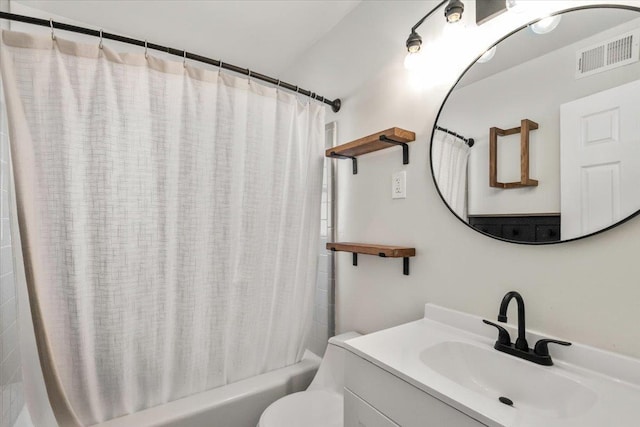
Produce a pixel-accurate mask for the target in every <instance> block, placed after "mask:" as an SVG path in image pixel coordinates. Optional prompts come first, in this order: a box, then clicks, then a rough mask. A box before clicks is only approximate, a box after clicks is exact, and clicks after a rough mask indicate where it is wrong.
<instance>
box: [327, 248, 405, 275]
mask: <svg viewBox="0 0 640 427" xmlns="http://www.w3.org/2000/svg"><path fill="white" fill-rule="evenodd" d="M327 249H328V250H331V251H336V252H351V253H353V265H358V254H364V255H377V256H379V257H382V258H402V259H403V273H404V274H405V275H406V276H408V275H409V257H413V256H416V248H408V247H405V246H387V245H374V244H368V243H351V242H336V243H327Z"/></svg>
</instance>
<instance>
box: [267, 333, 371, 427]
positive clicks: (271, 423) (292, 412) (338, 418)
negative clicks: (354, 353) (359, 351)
mask: <svg viewBox="0 0 640 427" xmlns="http://www.w3.org/2000/svg"><path fill="white" fill-rule="evenodd" d="M359 336H360V334H359V333H357V332H347V333H344V334H341V335H337V336H335V337H333V338H330V339H329V345H327V350H326V351H325V353H324V357H323V358H322V362H321V363H320V368H319V369H318V372H317V373H316V376H315V377H314V378H313V381H311V384H310V385H309V388H307V390H306V391H301V392H298V393H293V394H290V395H288V396H285V397H283V398H281V399H279V400H276V401H275V402H273V403H272V404H271V405H269V407H268V408H267V409H265V411H264V412H263V413H262V416H261V417H260V421H259V422H258V427H343V425H344V422H343V412H344V403H343V393H344V392H343V387H344V359H345V353H346V351H347V350H345V349H344V342H345V341H346V340H349V339H351V338H356V337H359Z"/></svg>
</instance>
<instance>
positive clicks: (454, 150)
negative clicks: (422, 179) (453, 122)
mask: <svg viewBox="0 0 640 427" xmlns="http://www.w3.org/2000/svg"><path fill="white" fill-rule="evenodd" d="M432 144H433V147H432V149H431V156H432V158H431V165H432V168H433V176H434V177H435V179H436V182H437V183H438V189H439V190H440V193H441V194H442V197H444V199H445V200H446V201H447V204H448V205H449V207H450V208H451V210H452V211H453V212H454V213H455V214H456V215H458V216H459V217H460V218H462V219H463V220H465V221H467V163H468V160H469V151H470V148H469V146H468V145H467V144H465V143H464V142H462V141H461V140H459V139H457V138H456V137H454V136H453V135H449V134H448V133H446V132H443V131H440V130H436V132H435V134H434V136H433V143H432Z"/></svg>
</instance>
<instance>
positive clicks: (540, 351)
mask: <svg viewBox="0 0 640 427" xmlns="http://www.w3.org/2000/svg"><path fill="white" fill-rule="evenodd" d="M549 344H559V345H564V346H569V345H571V343H570V342H567V341H558V340H551V339H546V338H545V339H541V340H539V341H538V342H537V343H536V345H535V346H534V348H533V352H534V353H535V354H537V355H538V356H549V347H548V345H549Z"/></svg>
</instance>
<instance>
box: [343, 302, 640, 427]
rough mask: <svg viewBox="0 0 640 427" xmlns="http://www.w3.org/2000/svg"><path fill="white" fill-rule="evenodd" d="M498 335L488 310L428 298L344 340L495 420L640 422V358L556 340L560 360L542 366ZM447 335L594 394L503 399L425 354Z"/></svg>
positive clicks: (566, 426)
mask: <svg viewBox="0 0 640 427" xmlns="http://www.w3.org/2000/svg"><path fill="white" fill-rule="evenodd" d="M488 320H492V321H493V319H488ZM505 326H507V325H505ZM507 329H508V330H509V331H510V333H511V337H512V340H515V337H516V332H515V328H514V326H513V325H509V326H507ZM540 338H542V336H541V335H539V334H536V333H533V332H530V333H528V334H527V340H528V341H529V345H530V346H533V344H534V343H535V342H536V341H537V340H538V339H540ZM550 338H553V337H550ZM496 339H497V331H496V329H495V328H493V327H491V326H488V325H485V324H483V323H482V318H480V317H477V316H473V315H469V314H465V313H460V312H456V311H454V310H449V309H446V308H443V307H439V306H436V305H433V304H427V305H426V307H425V318H423V319H421V320H418V321H415V322H411V323H407V324H404V325H401V326H397V327H394V328H390V329H386V330H383V331H379V332H375V333H372V334H369V335H364V336H361V337H358V338H354V339H351V340H348V341H346V343H345V347H346V348H347V349H348V350H349V351H351V352H353V353H355V354H357V355H358V356H360V357H362V358H364V359H366V360H368V361H370V362H372V363H374V364H375V365H377V366H379V367H381V368H382V369H384V370H386V371H388V372H390V373H391V374H393V375H395V376H397V377H399V378H401V379H403V380H405V381H407V382H408V383H410V384H412V385H413V386H415V387H417V388H419V389H421V390H423V391H424V392H426V393H428V394H430V395H432V396H433V397H436V398H437V399H439V400H441V401H443V402H445V403H447V404H448V405H451V406H453V407H454V408H456V409H458V410H460V411H462V412H464V413H465V414H467V415H469V416H471V417H473V418H475V419H477V420H478V421H480V422H482V423H484V424H487V425H490V426H536V427H540V426H548V427H553V426H563V427H572V426H576V427H577V426H580V427H585V426H598V427H601V426H615V427H626V426H630V427H631V426H633V427H638V426H640V361H639V360H637V359H633V358H629V357H626V356H622V355H618V354H615V353H610V352H606V351H603V350H599V349H596V348H593V347H588V346H585V345H581V344H577V343H573V345H572V346H570V347H562V348H561V347H559V346H554V345H550V346H549V350H550V353H551V356H552V358H553V360H554V363H555V364H554V365H553V366H541V365H536V364H534V363H532V362H529V361H526V360H523V359H519V358H517V357H514V356H510V355H507V354H505V353H502V352H498V351H496V350H494V349H493V344H494V342H495V340H496ZM569 341H570V340H569ZM441 343H461V344H456V345H459V346H463V348H468V347H464V345H472V346H476V347H478V348H479V349H478V351H480V352H481V353H482V354H488V355H489V357H492V355H493V353H490V354H489V353H487V352H486V351H487V350H488V351H492V352H495V357H496V358H498V359H497V360H498V362H497V363H498V364H499V365H498V366H501V365H504V366H509V367H510V368H509V369H517V370H518V371H520V370H521V369H522V372H524V373H525V377H524V378H525V379H526V378H527V377H526V375H531V377H532V380H533V379H534V377H536V378H537V379H538V380H540V378H544V377H546V376H548V375H547V373H550V374H553V375H557V376H559V377H561V378H562V379H563V381H567V382H569V383H571V384H576V383H577V385H578V386H584V388H586V389H588V390H590V391H592V392H593V393H594V395H593V396H592V397H593V399H591V400H589V404H588V405H587V407H585V409H584V410H581V409H580V410H576V409H575V408H573V410H572V411H568V412H569V415H567V414H560V415H559V414H558V413H550V412H547V411H541V410H531V409H530V408H528V409H522V408H523V407H524V406H526V405H525V404H524V403H523V404H522V405H518V403H519V402H518V401H517V400H516V399H514V401H515V402H516V403H515V404H514V406H513V407H511V406H507V405H505V404H503V403H500V402H499V401H498V400H497V398H496V396H495V395H487V394H490V393H480V392H478V391H477V390H473V389H471V388H469V387H465V386H463V385H461V384H460V383H458V382H456V381H454V380H452V379H450V378H449V377H447V376H445V375H443V374H440V373H438V372H437V371H436V370H434V369H431V368H430V367H429V366H428V365H427V364H425V362H424V361H423V356H422V355H423V354H424V353H425V351H426V350H428V349H429V348H433V347H434V346H436V345H438V344H441ZM454 347H455V346H454ZM421 356H422V357H421ZM500 358H509V360H505V359H500ZM500 364H501V365H500ZM519 364H524V365H519ZM471 369H473V367H471ZM518 374H521V372H518ZM504 375H505V376H506V380H508V379H509V375H511V374H510V373H509V372H505V373H504ZM514 377H518V375H515V376H514ZM520 377H522V375H520ZM532 382H534V381H532ZM538 382H540V381H538ZM520 386H521V387H524V388H525V389H523V391H524V394H525V395H526V387H527V385H526V384H521V385H520ZM580 388H582V387H580ZM545 392H546V391H545ZM554 392H555V393H560V391H558V390H549V394H550V395H552V394H553V393H554ZM589 393H590V394H591V392H589ZM538 395H540V393H538ZM559 397H562V398H565V397H566V398H570V396H559ZM523 400H524V399H523ZM579 408H581V407H579Z"/></svg>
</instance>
